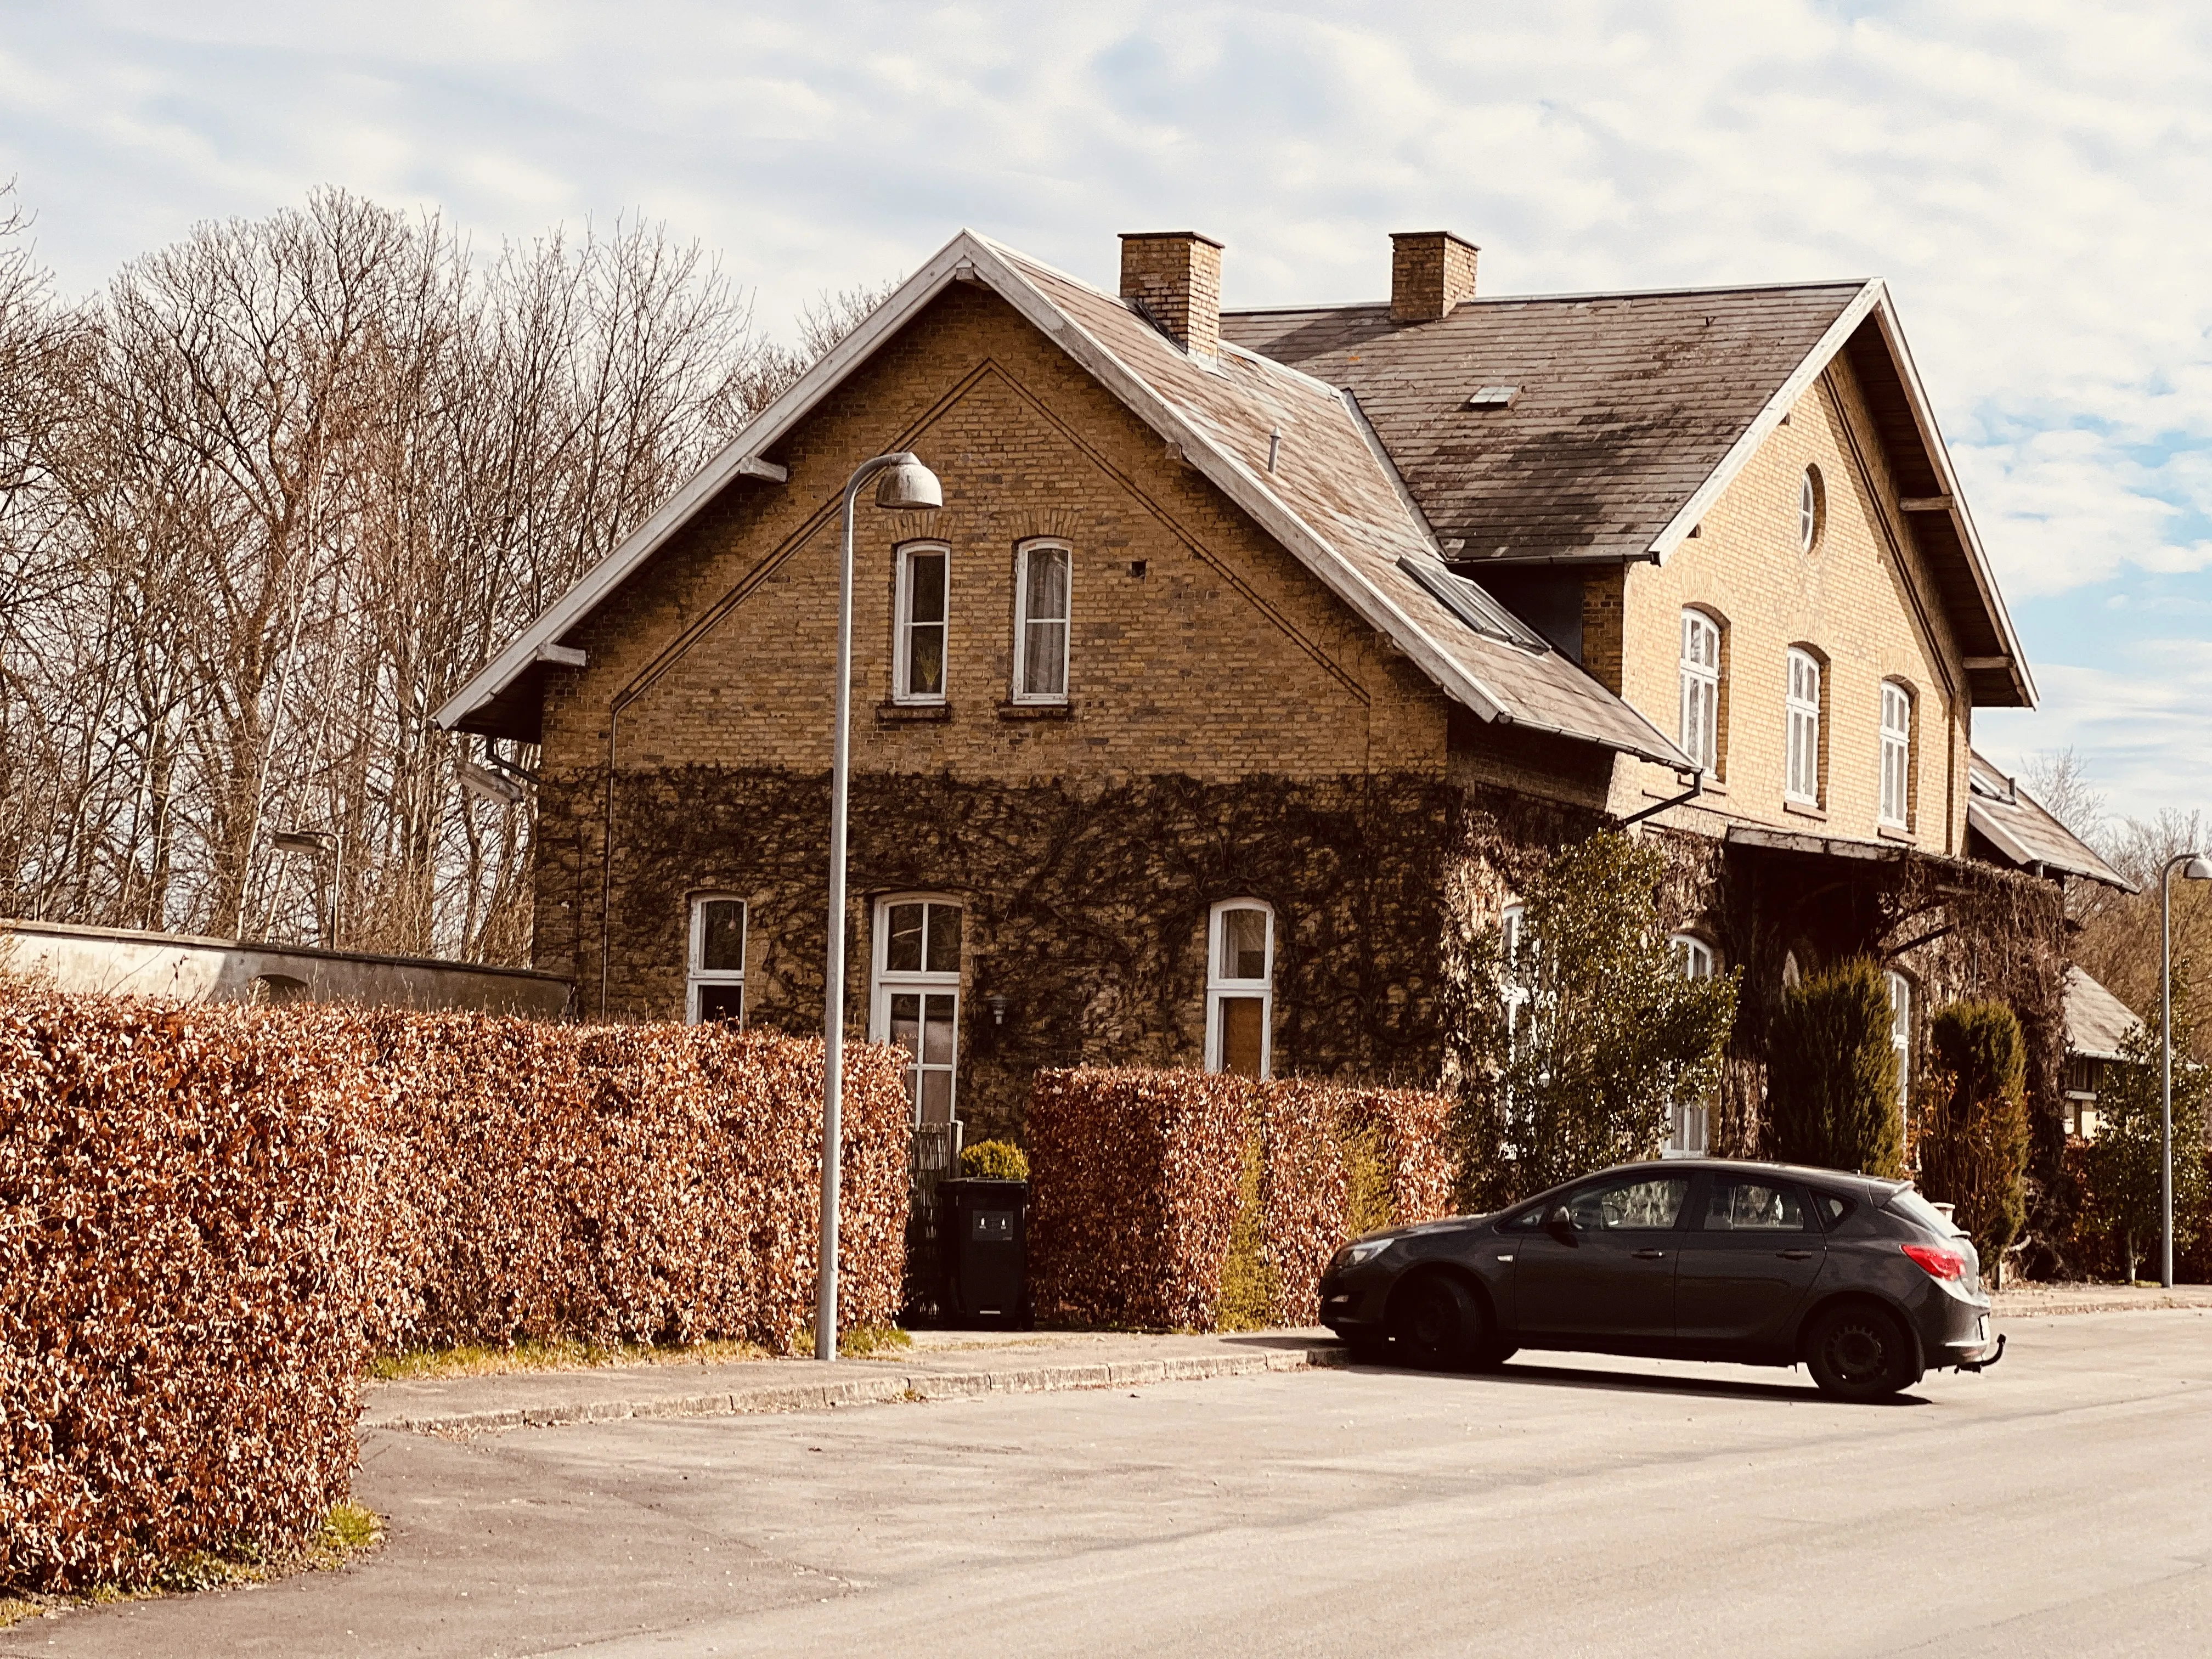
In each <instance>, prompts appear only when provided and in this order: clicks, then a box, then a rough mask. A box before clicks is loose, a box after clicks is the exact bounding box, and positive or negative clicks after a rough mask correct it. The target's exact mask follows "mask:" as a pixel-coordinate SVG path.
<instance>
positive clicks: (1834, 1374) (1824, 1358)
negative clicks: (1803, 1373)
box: [1805, 1303, 1920, 1401]
mask: <svg viewBox="0 0 2212 1659" xmlns="http://www.w3.org/2000/svg"><path fill="white" fill-rule="evenodd" d="M1805 1364H1806V1366H1807V1368H1808V1370H1811V1371H1812V1373H1813V1381H1814V1382H1815V1383H1819V1384H1820V1392H1821V1393H1822V1394H1825V1395H1830V1396H1832V1397H1833V1398H1835V1399H1838V1400H1851V1401H1868V1400H1886V1399H1887V1398H1888V1397H1889V1396H1890V1395H1893V1394H1896V1393H1898V1392H1899V1390H1900V1389H1909V1388H1911V1386H1912V1385H1913V1384H1914V1383H1917V1382H1918V1381H1919V1380H1920V1372H1919V1370H1918V1368H1917V1366H1915V1365H1914V1364H1913V1355H1912V1338H1911V1334H1910V1333H1909V1332H1907V1331H1906V1330H1905V1327H1904V1326H1903V1325H1902V1324H1901V1323H1899V1321H1898V1318H1897V1316H1896V1315H1895V1314H1893V1313H1890V1312H1889V1311H1887V1310H1886V1309H1882V1308H1876V1307H1873V1306H1871V1305H1869V1304H1863V1303H1846V1304H1844V1305H1843V1306H1841V1307H1838V1308H1831V1309H1829V1310H1827V1311H1826V1313H1823V1314H1821V1315H1820V1316H1819V1317H1818V1318H1816V1319H1815V1320H1814V1322H1813V1328H1812V1329H1811V1330H1810V1331H1808V1332H1807V1333H1806V1339H1805Z"/></svg>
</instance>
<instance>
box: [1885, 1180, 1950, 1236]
mask: <svg viewBox="0 0 2212 1659" xmlns="http://www.w3.org/2000/svg"><path fill="white" fill-rule="evenodd" d="M1881 1207H1882V1208H1883V1209H1885V1210H1888V1211H1890V1212H1893V1214H1897V1215H1901V1216H1903V1217H1904V1218H1905V1219H1906V1220H1907V1221H1913V1222H1917V1223H1918V1224H1919V1225H1921V1226H1923V1227H1925V1228H1927V1229H1928V1230H1929V1231H1930V1232H1933V1233H1934V1234H1935V1235H1936V1237H1938V1238H1948V1237H1951V1235H1952V1234H1954V1233H1955V1232H1957V1231H1959V1229H1958V1228H1957V1226H1955V1225H1954V1224H1953V1223H1952V1222H1950V1221H1949V1220H1948V1219H1947V1218H1945V1217H1944V1214H1943V1212H1942V1211H1941V1210H1939V1209H1937V1208H1936V1206H1934V1205H1933V1204H1930V1203H1929V1201H1928V1200H1926V1199H1924V1198H1923V1197H1921V1196H1920V1194H1919V1193H1918V1192H1917V1191H1915V1190H1914V1189H1913V1188H1911V1187H1907V1188H1905V1190H1904V1191H1903V1192H1901V1193H1898V1194H1893V1196H1892V1197H1891V1198H1890V1200H1889V1201H1888V1202H1887V1204H1885V1205H1883V1206H1881Z"/></svg>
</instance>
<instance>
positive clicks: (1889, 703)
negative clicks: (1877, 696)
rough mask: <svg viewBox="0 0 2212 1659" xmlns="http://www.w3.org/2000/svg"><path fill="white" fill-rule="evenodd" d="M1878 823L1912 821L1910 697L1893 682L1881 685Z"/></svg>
mask: <svg viewBox="0 0 2212 1659" xmlns="http://www.w3.org/2000/svg"><path fill="white" fill-rule="evenodd" d="M1881 821H1882V822H1883V823H1886V824H1888V825H1889V826H1890V827H1891V828H1892V829H1908V828H1910V827H1911V822H1912V694H1911V692H1910V691H1907V690H1905V688H1904V687H1903V686H1901V685H1899V684H1897V683H1896V682H1895V681H1894V680H1884V681H1883V682H1882V685H1881Z"/></svg>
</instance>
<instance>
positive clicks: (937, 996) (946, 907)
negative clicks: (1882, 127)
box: [869, 895, 961, 1123]
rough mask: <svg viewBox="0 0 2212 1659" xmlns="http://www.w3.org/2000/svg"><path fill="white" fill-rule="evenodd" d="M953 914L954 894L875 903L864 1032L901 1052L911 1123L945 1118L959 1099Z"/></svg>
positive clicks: (956, 917) (956, 909) (957, 917)
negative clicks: (870, 1003) (872, 974)
mask: <svg viewBox="0 0 2212 1659" xmlns="http://www.w3.org/2000/svg"><path fill="white" fill-rule="evenodd" d="M960 921H961V908H960V903H959V902H958V901H957V899H948V898H937V897H932V896H927V895H924V896H915V897H909V898H893V899H885V900H884V901H883V902H881V903H879V904H878V905H877V906H876V936H875V967H876V972H875V981H876V983H875V996H874V999H873V1002H874V1006H873V1010H872V1017H871V1018H870V1020H869V1034H870V1035H871V1036H872V1037H873V1038H874V1039H875V1040H876V1041H877V1042H890V1043H895V1044H896V1045H897V1046H898V1047H899V1048H903V1049H904V1050H905V1051H906V1097H907V1103H908V1105H909V1106H911V1107H912V1108H913V1109H914V1119H915V1122H917V1123H950V1122H951V1121H953V1116H954V1113H955V1112H956V1110H957V1108H958V1104H959V1101H958V1094H959V1089H958V1082H959V1055H960Z"/></svg>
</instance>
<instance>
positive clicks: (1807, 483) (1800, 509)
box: [1797, 466, 1828, 553]
mask: <svg viewBox="0 0 2212 1659" xmlns="http://www.w3.org/2000/svg"><path fill="white" fill-rule="evenodd" d="M1827 516H1828V502H1827V492H1826V490H1824V489H1822V488H1821V486H1820V468H1819V467H1817V466H1808V467H1807V468H1806V469H1805V476H1804V477H1802V478H1801V479H1799V480H1798V481H1797V550H1798V551H1799V552H1800V553H1810V552H1811V551H1812V550H1814V547H1816V546H1818V545H1819V544H1820V530H1821V526H1822V521H1823V520H1826V518H1827Z"/></svg>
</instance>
